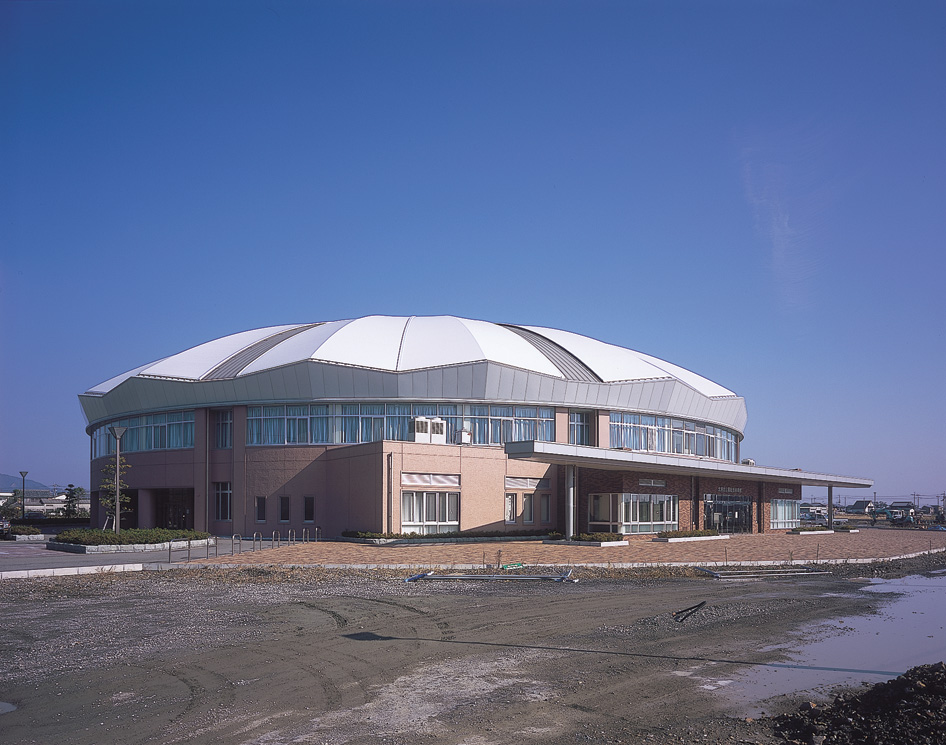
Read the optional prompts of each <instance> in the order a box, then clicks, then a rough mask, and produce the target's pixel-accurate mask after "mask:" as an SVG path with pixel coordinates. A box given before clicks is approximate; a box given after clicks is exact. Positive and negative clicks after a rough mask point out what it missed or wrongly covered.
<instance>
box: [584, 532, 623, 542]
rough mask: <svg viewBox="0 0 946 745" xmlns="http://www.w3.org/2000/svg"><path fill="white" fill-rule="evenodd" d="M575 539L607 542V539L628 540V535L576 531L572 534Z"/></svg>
mask: <svg viewBox="0 0 946 745" xmlns="http://www.w3.org/2000/svg"><path fill="white" fill-rule="evenodd" d="M572 540H573V541H584V542H591V543H605V542H607V541H626V540H627V536H626V535H621V534H620V533H576V534H575V535H573V536H572Z"/></svg>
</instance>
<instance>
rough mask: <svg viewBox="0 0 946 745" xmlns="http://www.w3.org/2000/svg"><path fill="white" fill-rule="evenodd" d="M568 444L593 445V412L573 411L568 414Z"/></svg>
mask: <svg viewBox="0 0 946 745" xmlns="http://www.w3.org/2000/svg"><path fill="white" fill-rule="evenodd" d="M568 443H569V444H570V445H590V444H591V412H590V411H572V412H569V414H568Z"/></svg>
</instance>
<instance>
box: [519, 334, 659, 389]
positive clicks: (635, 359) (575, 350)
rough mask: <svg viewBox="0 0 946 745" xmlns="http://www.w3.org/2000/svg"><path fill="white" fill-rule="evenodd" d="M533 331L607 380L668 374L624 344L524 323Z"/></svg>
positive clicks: (610, 381)
mask: <svg viewBox="0 0 946 745" xmlns="http://www.w3.org/2000/svg"><path fill="white" fill-rule="evenodd" d="M523 328H525V329H528V330H529V331H533V332H535V333H536V334H540V335H541V336H544V337H545V338H546V339H551V340H552V341H554V342H555V343H556V344H558V345H559V346H561V347H564V348H565V349H566V350H567V351H569V352H571V353H572V354H573V355H575V356H576V357H577V358H578V359H580V360H581V361H582V362H584V363H585V364H586V365H587V366H588V367H590V368H591V369H592V370H594V372H595V374H597V376H598V377H599V378H601V379H602V380H603V381H604V382H606V383H613V382H615V381H618V380H651V379H654V378H669V377H672V376H670V375H668V374H667V373H666V372H665V371H664V370H661V369H660V368H659V367H655V366H654V365H652V364H651V363H650V362H647V361H646V360H643V359H641V356H640V355H639V354H638V353H637V352H635V351H633V350H631V349H624V347H616V346H614V345H613V344H606V343H604V342H603V341H598V340H597V339H592V338H590V337H588V336H582V335H580V334H573V333H572V332H570V331H560V330H558V329H547V328H540V327H537V326H523Z"/></svg>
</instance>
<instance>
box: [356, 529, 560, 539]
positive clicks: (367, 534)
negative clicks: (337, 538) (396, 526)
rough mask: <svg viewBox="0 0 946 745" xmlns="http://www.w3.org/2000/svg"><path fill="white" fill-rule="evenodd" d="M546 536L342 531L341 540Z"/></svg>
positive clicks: (528, 533) (530, 534) (531, 533)
mask: <svg viewBox="0 0 946 745" xmlns="http://www.w3.org/2000/svg"><path fill="white" fill-rule="evenodd" d="M544 535H548V531H545V530H509V531H502V530H464V531H462V532H458V531H453V532H452V533H424V534H422V533H371V532H369V531H365V530H343V531H342V537H343V538H371V539H379V538H383V539H394V540H397V539H404V538H408V539H417V538H421V539H429V540H443V539H444V538H526V537H528V538H534V537H536V536H544Z"/></svg>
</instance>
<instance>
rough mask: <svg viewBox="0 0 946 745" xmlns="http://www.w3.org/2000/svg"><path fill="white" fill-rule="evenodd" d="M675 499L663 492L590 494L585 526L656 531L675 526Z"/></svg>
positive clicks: (602, 529)
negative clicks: (586, 524)
mask: <svg viewBox="0 0 946 745" xmlns="http://www.w3.org/2000/svg"><path fill="white" fill-rule="evenodd" d="M678 520H679V517H678V499H677V497H676V496H675V495H674V496H672V495H665V494H591V495H589V501H588V529H589V530H591V531H592V532H602V533H624V534H628V533H659V532H661V531H664V530H676V529H677V527H678Z"/></svg>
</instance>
